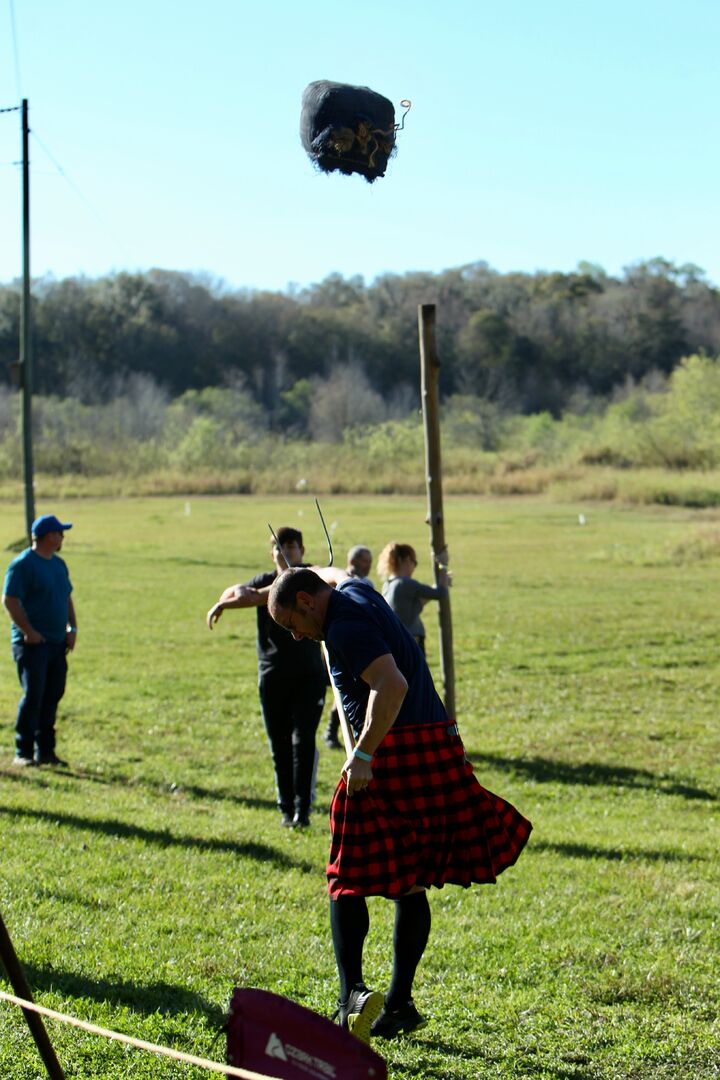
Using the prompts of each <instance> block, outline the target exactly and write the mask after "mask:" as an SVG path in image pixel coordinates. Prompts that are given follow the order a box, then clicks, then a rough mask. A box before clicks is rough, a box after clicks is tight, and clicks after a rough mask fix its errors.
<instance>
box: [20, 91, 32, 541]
mask: <svg viewBox="0 0 720 1080" xmlns="http://www.w3.org/2000/svg"><path fill="white" fill-rule="evenodd" d="M29 134H30V129H29V127H28V103H27V98H23V103H22V170H23V283H22V302H21V305H20V386H21V388H22V436H23V466H24V474H25V530H26V532H27V536H28V543H31V542H32V537H31V533H32V523H33V521H34V520H35V492H34V482H33V447H32V392H33V370H32V368H33V365H32V321H31V311H30V160H29V153H28V136H29Z"/></svg>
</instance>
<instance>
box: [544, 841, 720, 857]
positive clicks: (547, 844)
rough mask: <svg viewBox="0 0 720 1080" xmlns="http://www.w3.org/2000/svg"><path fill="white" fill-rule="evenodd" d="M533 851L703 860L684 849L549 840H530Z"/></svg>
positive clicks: (590, 855)
mask: <svg viewBox="0 0 720 1080" xmlns="http://www.w3.org/2000/svg"><path fill="white" fill-rule="evenodd" d="M532 850H533V851H553V852H555V853H556V854H558V855H565V856H567V857H568V858H569V859H606V860H607V859H609V860H613V861H615V862H627V861H630V860H632V859H642V860H644V861H647V862H703V861H704V859H705V856H704V855H690V854H688V852H686V851H653V850H652V849H651V848H605V847H599V846H598V845H596V844H566V843H553V842H552V841H550V840H536V841H533V842H532Z"/></svg>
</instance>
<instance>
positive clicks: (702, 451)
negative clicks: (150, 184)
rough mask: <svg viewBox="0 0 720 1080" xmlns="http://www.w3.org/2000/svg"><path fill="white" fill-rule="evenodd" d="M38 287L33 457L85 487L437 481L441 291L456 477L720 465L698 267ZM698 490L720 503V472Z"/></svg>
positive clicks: (717, 313)
mask: <svg viewBox="0 0 720 1080" xmlns="http://www.w3.org/2000/svg"><path fill="white" fill-rule="evenodd" d="M33 295H34V299H33V305H34V333H35V358H36V370H35V392H36V396H35V405H34V428H35V445H36V467H37V470H38V472H39V473H40V474H45V475H50V476H59V475H63V476H66V477H68V476H72V477H75V478H85V479H84V480H78V482H77V483H75V482H74V481H73V484H74V486H73V485H71V489H72V490H77V491H82V490H89V489H88V487H87V483H86V481H87V478H89V477H98V478H99V477H103V476H104V477H110V476H114V477H115V478H116V480H117V482H118V483H117V484H116V485H115V487H113V488H112V490H125V491H130V490H140V489H142V490H163V491H176V490H177V491H180V490H195V491H203V490H207V491H269V490H277V491H281V490H285V491H287V490H293V489H295V488H296V487H298V488H299V489H300V490H302V489H303V485H308V486H309V487H312V488H315V489H316V490H318V491H332V490H335V491H341V490H342V491H353V490H356V491H357V490H374V491H396V490H397V491H401V490H404V491H417V490H421V488H422V484H423V470H422V453H423V451H422V431H421V428H420V422H419V417H418V406H419V390H418V382H419V360H418V335H417V305H418V304H419V303H433V302H434V303H435V304H436V305H437V335H438V349H439V353H440V358H441V362H442V369H441V401H442V407H443V442H444V458H445V465H446V478H447V480H448V487H449V490H456V491H487V490H489V491H497V492H503V491H508V492H514V491H538V490H544V489H545V488H546V487H547V486H548V484H550V483H552V482H554V481H553V478H554V477H555V478H556V477H557V476H558V475H559V472H558V470H559V471H560V473H562V470H565V473H563V475H570V473H568V472H567V470H568V469H570V472H572V470H573V469H577V468H578V467H580V468H586V467H588V466H589V467H591V468H594V469H595V470H596V472H597V470H598V469H601V468H611V469H615V470H617V469H622V470H628V469H632V468H635V467H638V468H641V469H649V468H659V469H663V470H667V469H672V470H676V471H678V470H685V471H687V470H693V469H696V470H712V469H716V468H718V467H720V360H719V359H717V358H718V357H720V291H719V290H718V289H717V288H716V287H715V286H714V285H713V284H712V283H710V282H708V281H707V280H706V279H705V277H704V275H703V273H702V271H701V270H699V269H698V268H697V267H694V266H682V267H677V266H675V265H673V264H672V263H670V262H668V261H667V260H664V259H654V260H651V261H650V262H644V263H638V264H637V265H634V266H631V267H628V268H627V269H626V270H625V271H624V273H623V275H622V276H621V277H617V278H616V277H611V276H609V275H607V274H605V273H604V272H603V271H602V270H601V269H599V268H598V267H594V266H591V265H587V264H581V265H580V266H579V267H578V269H577V271H576V272H574V273H571V274H560V273H536V274H520V273H513V274H500V273H497V272H496V271H494V270H491V269H490V268H489V267H488V266H486V265H485V264H482V263H475V264H472V265H470V266H465V267H461V268H459V269H456V270H448V271H445V272H444V273H442V274H438V275H432V274H424V273H423V274H421V273H409V274H405V275H402V276H396V275H385V276H383V277H380V278H378V279H377V280H376V281H374V282H373V283H372V284H369V285H366V284H365V282H364V281H363V280H362V279H361V278H359V277H353V278H349V279H345V278H343V277H341V276H339V275H331V276H330V277H328V278H326V279H325V280H324V281H323V282H320V283H319V284H317V285H312V286H310V287H308V288H306V289H299V288H290V289H288V290H287V291H286V292H283V293H267V292H237V291H235V292H233V291H230V290H228V289H227V288H226V287H224V286H223V285H222V284H219V283H216V282H213V281H211V280H209V279H206V278H201V277H197V276H192V275H187V274H179V273H175V272H169V271H164V270H153V271H150V272H148V273H144V274H128V273H120V274H115V275H112V276H110V277H105V278H100V279H96V280H89V279H82V278H79V279H74V278H73V279H66V280H63V281H54V280H43V281H39V282H36V283H35V285H34V289H33ZM19 308H20V292H19V287H18V285H17V284H13V285H6V286H4V287H0V479H3V480H6V481H7V482H8V485H9V486H5V488H4V490H6V491H9V490H15V489H14V487H13V485H14V484H15V483H16V480H17V478H18V477H19V476H20V474H21V471H22V466H21V458H20V440H19V438H18V430H19V411H20V410H19V395H18V394H17V392H16V391H14V390H13V388H12V371H13V364H14V363H15V361H16V359H17V352H18V334H19ZM331 448H332V449H331ZM573 475H575V473H573ZM138 477H144V480H143V482H142V484H140V483H139V482H138V481H137V478H138ZM149 477H154V479H148V478H149ZM121 478H124V479H123V480H122V483H121ZM128 478H129V479H128ZM133 478H135V479H133ZM125 481H127V482H125ZM118 484H120V486H119V487H118ZM111 487H112V485H111ZM716 489H717V490H716ZM97 490H106V489H105V488H103V487H102V486H101V487H99V488H97ZM107 490H110V488H107ZM583 490H592V491H597V492H600V495H599V497H613V492H614V491H616V490H617V484H616V482H615V481H613V482H611V483H610V482H608V483H606V482H603V483H602V484H601V485H598V484H596V483H595V481H593V483H592V484H590V486H589V487H587V485H586V488H584V489H583ZM708 490H709V489H708ZM603 493H606V494H603ZM673 497H674V496H673ZM652 498H656V496H655V495H652ZM657 498H658V499H659V501H662V500H663V499H665V495H663V494H662V492H661V493H660V495H659V496H657ZM692 498H693V499H694V500H695V502H699V503H702V504H705V503H711V504H715V503H716V502H717V501H718V500H720V478H719V479H718V484H714V486H712V490H711V491H710V493H709V494H707V492H706V494H704V495H702V496H700V495H697V494H696V495H693V496H692ZM666 501H667V500H666Z"/></svg>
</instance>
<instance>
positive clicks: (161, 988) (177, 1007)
mask: <svg viewBox="0 0 720 1080" xmlns="http://www.w3.org/2000/svg"><path fill="white" fill-rule="evenodd" d="M23 968H24V971H25V974H26V976H27V980H28V982H29V984H30V988H31V989H32V990H33V991H36V990H41V991H44V992H55V993H61V994H62V995H63V996H67V997H72V998H91V999H92V1000H93V1001H100V1002H108V1003H109V1004H110V1005H122V1006H126V1007H127V1008H128V1009H131V1010H132V1011H133V1012H136V1013H147V1014H148V1015H150V1014H151V1013H161V1014H162V1015H165V1016H175V1015H177V1014H179V1013H202V1014H203V1015H204V1016H205V1017H207V1020H208V1023H209V1024H210V1025H212V1026H213V1027H215V1028H219V1027H222V1025H223V1024H224V1023H225V1014H224V1013H223V1011H222V1009H219V1008H218V1006H217V1005H213V1004H211V1003H210V1002H209V1001H207V1000H206V999H205V998H204V997H203V996H202V995H201V994H196V993H193V991H191V990H186V989H185V988H184V987H181V986H173V984H172V983H166V982H153V983H135V982H129V981H126V980H125V979H117V980H113V979H91V978H88V976H87V975H78V974H75V973H74V972H70V971H60V970H58V969H57V968H52V969H51V970H47V969H46V968H42V967H36V966H35V965H34V964H27V963H26V964H23ZM63 1011H65V1010H63ZM70 1012H72V1009H70Z"/></svg>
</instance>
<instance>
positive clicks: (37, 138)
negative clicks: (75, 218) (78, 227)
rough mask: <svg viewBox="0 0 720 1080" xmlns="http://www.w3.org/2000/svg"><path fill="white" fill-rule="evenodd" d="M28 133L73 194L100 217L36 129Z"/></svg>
mask: <svg viewBox="0 0 720 1080" xmlns="http://www.w3.org/2000/svg"><path fill="white" fill-rule="evenodd" d="M30 134H31V135H32V137H33V140H34V141H35V142H36V143H37V144H38V146H39V147H40V149H41V150H42V151H43V153H44V154H45V155H46V156H47V157H48V158H49V160H50V161H51V162H52V164H53V165H54V166H55V168H56V170H57V171H58V173H59V174H60V176H62V178H63V180H65V182H66V183H67V184H69V185H70V187H71V188H72V189H73V191H74V192H75V194H76V195H77V196H78V197H79V198H81V199H82V201H83V202H84V203H85V205H86V206H87V207H89V208H90V210H92V212H93V213H94V214H95V215H96V216H97V217H98V218H100V214H99V213H98V211H97V210H96V208H95V207H94V206H93V204H92V203H91V202H90V200H89V199H88V197H87V196H86V195H85V193H84V192H83V191H81V190H80V188H79V187H78V186H77V184H76V183H75V181H74V180H73V179H72V177H70V176H68V174H67V173H66V172H65V170H64V169H63V167H62V165H61V164H60V162H59V161H58V160H57V158H56V157H55V156H54V155H53V154H52V152H51V151H50V150H49V149H48V147H47V146H46V145H45V143H44V142H43V141H42V139H41V138H40V136H39V135H38V133H37V132H36V131H35V130H34V129H33V130H31V131H30Z"/></svg>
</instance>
